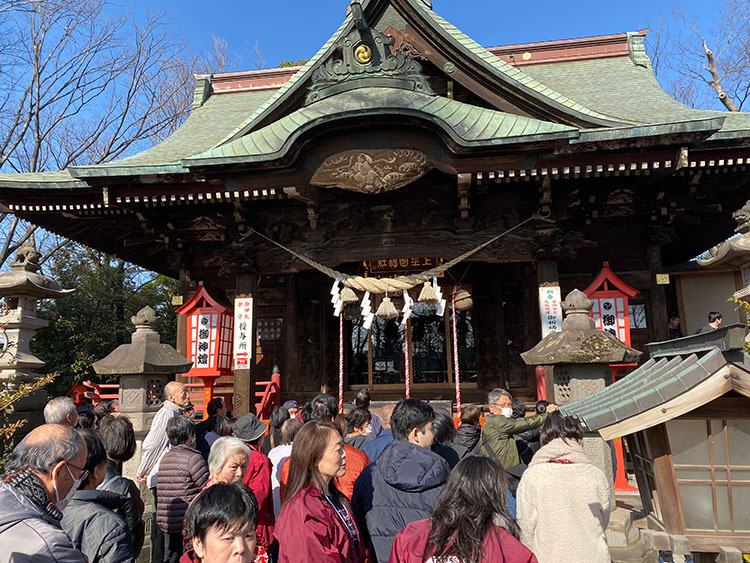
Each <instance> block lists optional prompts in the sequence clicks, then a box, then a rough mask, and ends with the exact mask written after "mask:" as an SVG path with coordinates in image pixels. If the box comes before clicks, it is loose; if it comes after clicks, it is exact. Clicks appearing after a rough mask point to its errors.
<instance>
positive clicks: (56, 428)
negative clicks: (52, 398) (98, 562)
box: [0, 424, 87, 563]
mask: <svg viewBox="0 0 750 563" xmlns="http://www.w3.org/2000/svg"><path fill="white" fill-rule="evenodd" d="M86 453H87V452H86V444H85V442H84V441H83V439H82V438H81V437H80V436H79V435H78V433H77V432H76V431H75V430H74V429H73V428H71V427H70V426H66V425H61V424H44V425H42V426H39V427H37V428H35V429H34V430H32V431H31V432H29V434H27V435H26V437H25V438H24V439H23V440H22V441H21V443H20V444H18V445H17V446H16V447H15V448H14V449H13V453H12V454H11V457H10V460H9V461H8V464H7V465H6V473H5V475H3V477H2V481H1V482H0V546H2V549H0V563H10V562H11V561H21V560H24V561H34V562H39V563H84V562H85V561H86V557H85V556H84V555H83V553H81V552H80V551H79V550H78V549H76V548H75V547H74V546H73V543H72V542H71V541H70V538H69V537H68V536H67V534H66V533H65V532H64V531H63V530H62V528H61V527H60V520H62V517H63V514H62V511H63V510H64V509H65V506H66V505H67V504H68V502H69V501H70V499H71V498H72V497H73V495H74V494H75V492H76V489H77V488H78V487H79V485H80V483H81V481H83V479H85V478H86V476H87V471H86V469H85V468H84V465H85V464H86Z"/></svg>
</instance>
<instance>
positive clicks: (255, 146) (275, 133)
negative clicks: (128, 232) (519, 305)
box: [185, 88, 578, 166]
mask: <svg viewBox="0 0 750 563" xmlns="http://www.w3.org/2000/svg"><path fill="white" fill-rule="evenodd" d="M384 113H396V114H403V115H409V116H415V117H419V118H422V119H426V120H429V121H431V122H433V123H435V124H437V125H439V126H440V127H441V128H442V129H443V130H444V131H445V132H446V133H447V134H448V135H449V136H450V137H451V138H452V139H453V140H454V141H455V142H456V143H458V144H460V145H463V146H467V147H468V146H478V145H488V144H489V145H503V144H509V143H518V142H532V141H535V140H542V139H544V140H551V139H569V138H573V137H576V136H577V135H578V129H577V128H575V127H570V126H567V125H560V124H556V123H551V122H548V121H540V120H537V119H532V118H528V117H521V116H518V115H513V114H509V113H504V112H500V111H495V110H490V109H486V108H480V107H476V106H472V105H469V104H465V103H463V102H459V101H456V100H452V99H449V98H444V97H440V96H431V95H427V94H422V93H419V92H413V91H406V90H399V89H396V88H361V89H357V90H351V91H348V92H344V93H341V94H338V95H336V96H332V97H329V98H325V99H323V100H321V101H319V102H315V103H313V104H310V105H309V106H306V107H303V108H300V109H298V110H297V111H295V112H293V113H291V114H289V115H287V116H286V117H283V118H282V119H280V120H279V121H276V122H274V123H272V124H271V125H268V126H266V127H263V128H262V129H259V130H257V131H253V132H252V133H250V134H248V135H245V136H244V137H241V138H239V139H237V140H235V141H232V142H231V143H227V144H225V145H221V146H219V147H216V148H214V149H211V150H209V151H207V152H205V153H203V154H199V155H196V156H193V157H190V158H187V159H185V164H186V165H187V166H190V165H191V164H211V163H213V162H214V161H216V163H218V161H222V162H227V160H228V161H232V162H236V161H252V160H269V159H272V158H278V157H279V156H280V154H279V153H282V152H286V150H288V149H289V147H290V145H291V143H292V142H293V141H294V140H295V139H297V138H298V137H299V136H300V135H301V134H302V133H303V132H304V131H306V130H308V129H310V128H312V127H314V126H316V125H320V124H322V123H327V122H329V121H332V120H334V119H343V118H346V117H362V116H365V115H376V114H384Z"/></svg>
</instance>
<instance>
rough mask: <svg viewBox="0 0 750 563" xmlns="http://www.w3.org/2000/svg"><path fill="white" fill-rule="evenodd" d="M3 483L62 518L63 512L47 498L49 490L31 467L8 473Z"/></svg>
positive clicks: (56, 517) (55, 516)
mask: <svg viewBox="0 0 750 563" xmlns="http://www.w3.org/2000/svg"><path fill="white" fill-rule="evenodd" d="M3 483H6V484H8V485H10V486H11V487H13V488H15V489H16V490H18V491H19V492H20V493H21V494H23V496H25V497H26V498H27V499H29V500H30V501H31V502H32V503H34V504H35V505H36V506H38V507H39V508H41V509H42V510H43V511H44V512H45V513H47V514H48V515H50V516H51V517H52V518H54V519H55V520H58V521H60V520H62V517H63V515H62V512H60V510H59V509H58V508H57V507H56V506H55V503H53V502H50V501H49V499H48V498H47V491H46V490H45V489H44V486H43V485H42V482H41V481H40V480H39V478H38V477H37V476H36V475H34V474H33V473H32V472H31V470H29V469H22V470H21V471H18V472H16V473H8V474H6V475H5V476H4V477H3Z"/></svg>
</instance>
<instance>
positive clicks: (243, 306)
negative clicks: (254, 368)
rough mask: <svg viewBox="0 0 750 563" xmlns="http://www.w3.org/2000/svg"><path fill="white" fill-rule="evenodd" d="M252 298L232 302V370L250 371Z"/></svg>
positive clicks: (242, 298)
mask: <svg viewBox="0 0 750 563" xmlns="http://www.w3.org/2000/svg"><path fill="white" fill-rule="evenodd" d="M252 336H253V298H252V297H237V298H236V299H235V300H234V369H250V361H251V360H252V359H253V352H254V350H253V347H254V346H253V341H252Z"/></svg>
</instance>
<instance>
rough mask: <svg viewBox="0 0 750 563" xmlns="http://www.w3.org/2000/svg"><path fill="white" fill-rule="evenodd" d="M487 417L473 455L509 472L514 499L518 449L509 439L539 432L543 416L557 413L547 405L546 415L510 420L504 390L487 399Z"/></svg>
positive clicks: (508, 396) (510, 405) (510, 404)
mask: <svg viewBox="0 0 750 563" xmlns="http://www.w3.org/2000/svg"><path fill="white" fill-rule="evenodd" d="M487 402H488V403H489V410H490V415H489V416H488V417H487V418H486V419H485V421H484V428H483V429H482V434H481V436H480V438H479V446H478V449H477V453H478V454H479V455H481V456H484V457H489V458H492V459H494V460H495V461H497V462H498V463H500V465H501V467H502V468H503V469H505V470H506V471H508V472H509V475H508V477H509V479H508V484H509V486H510V489H511V491H512V492H513V494H514V495H515V491H516V487H517V486H518V479H519V478H520V475H519V476H515V478H514V473H513V470H514V468H515V467H517V466H518V465H520V464H521V459H520V458H519V456H518V448H517V447H516V442H515V440H514V439H513V436H514V435H515V434H520V433H521V432H526V431H527V430H532V429H533V428H539V427H540V426H541V425H542V424H543V423H544V419H545V418H547V413H550V412H552V411H554V410H556V409H557V405H549V406H548V407H547V412H546V413H544V414H538V415H536V416H529V417H526V418H512V417H513V396H512V395H511V394H510V393H508V392H507V391H506V390H505V389H493V390H492V391H490V392H489V394H488V395H487Z"/></svg>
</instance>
